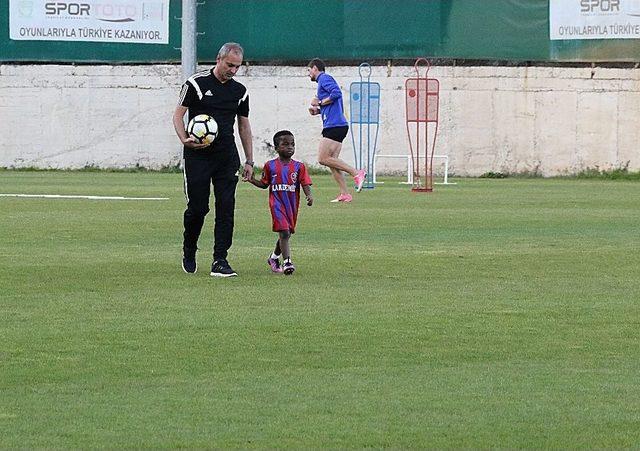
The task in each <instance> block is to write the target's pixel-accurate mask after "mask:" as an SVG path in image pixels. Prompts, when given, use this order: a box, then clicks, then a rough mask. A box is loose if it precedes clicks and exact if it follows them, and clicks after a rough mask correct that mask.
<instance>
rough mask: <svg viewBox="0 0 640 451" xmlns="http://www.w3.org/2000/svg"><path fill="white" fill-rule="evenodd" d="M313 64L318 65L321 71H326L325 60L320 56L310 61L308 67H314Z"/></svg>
mask: <svg viewBox="0 0 640 451" xmlns="http://www.w3.org/2000/svg"><path fill="white" fill-rule="evenodd" d="M313 66H316V67H317V68H318V70H319V71H320V72H324V69H325V65H324V61H322V60H321V59H320V58H314V59H312V60H311V61H309V64H308V67H313Z"/></svg>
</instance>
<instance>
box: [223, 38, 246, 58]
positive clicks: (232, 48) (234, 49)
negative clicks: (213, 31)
mask: <svg viewBox="0 0 640 451" xmlns="http://www.w3.org/2000/svg"><path fill="white" fill-rule="evenodd" d="M229 53H236V54H238V55H240V56H244V49H243V48H242V46H241V45H240V44H238V43H237V42H227V43H226V44H224V45H223V46H222V47H220V50H219V51H218V58H220V59H222V58H225V57H226V56H228V55H229Z"/></svg>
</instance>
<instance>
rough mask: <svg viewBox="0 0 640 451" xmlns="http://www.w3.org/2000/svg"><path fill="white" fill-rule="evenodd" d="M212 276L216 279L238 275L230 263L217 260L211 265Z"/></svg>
mask: <svg viewBox="0 0 640 451" xmlns="http://www.w3.org/2000/svg"><path fill="white" fill-rule="evenodd" d="M211 275H212V276H214V277H234V276H237V275H238V274H237V273H236V272H235V271H234V270H233V269H231V266H229V262H228V261H226V260H216V261H214V262H213V265H211Z"/></svg>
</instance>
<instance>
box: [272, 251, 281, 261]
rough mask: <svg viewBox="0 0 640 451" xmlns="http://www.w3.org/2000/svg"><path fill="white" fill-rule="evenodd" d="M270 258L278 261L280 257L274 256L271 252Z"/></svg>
mask: <svg viewBox="0 0 640 451" xmlns="http://www.w3.org/2000/svg"><path fill="white" fill-rule="evenodd" d="M271 258H273V259H274V260H280V255H276V254H275V252H272V253H271Z"/></svg>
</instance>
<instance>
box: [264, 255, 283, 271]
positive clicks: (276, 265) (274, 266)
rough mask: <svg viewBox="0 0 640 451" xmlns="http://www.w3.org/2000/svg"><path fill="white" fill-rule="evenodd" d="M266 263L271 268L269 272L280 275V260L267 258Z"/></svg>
mask: <svg viewBox="0 0 640 451" xmlns="http://www.w3.org/2000/svg"><path fill="white" fill-rule="evenodd" d="M267 263H268V264H269V266H270V267H271V271H273V272H277V273H281V272H282V267H280V260H279V259H277V258H271V257H269V259H268V260H267Z"/></svg>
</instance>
